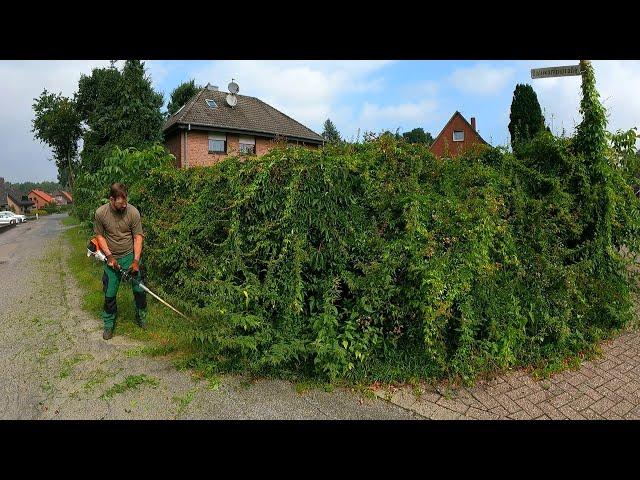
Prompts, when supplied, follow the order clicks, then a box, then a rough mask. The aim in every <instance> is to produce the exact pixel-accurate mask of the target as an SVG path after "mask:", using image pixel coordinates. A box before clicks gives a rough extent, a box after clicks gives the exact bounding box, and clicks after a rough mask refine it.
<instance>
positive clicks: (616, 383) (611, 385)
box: [604, 378, 626, 392]
mask: <svg viewBox="0 0 640 480" xmlns="http://www.w3.org/2000/svg"><path fill="white" fill-rule="evenodd" d="M625 385H626V382H624V381H622V380H620V379H619V378H614V379H613V380H610V381H609V382H607V383H605V384H604V386H605V387H607V388H608V389H609V390H611V391H612V392H617V391H618V389H620V388H621V387H623V386H625Z"/></svg>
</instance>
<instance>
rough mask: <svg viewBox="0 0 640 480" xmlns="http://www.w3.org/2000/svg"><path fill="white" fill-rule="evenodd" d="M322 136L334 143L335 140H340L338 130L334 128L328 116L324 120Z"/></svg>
mask: <svg viewBox="0 0 640 480" xmlns="http://www.w3.org/2000/svg"><path fill="white" fill-rule="evenodd" d="M322 136H323V137H324V138H325V140H326V141H327V142H329V143H335V142H340V141H341V139H340V132H338V129H337V128H336V126H335V125H334V124H333V122H332V121H331V120H330V119H328V118H327V120H326V121H325V122H324V130H323V132H322Z"/></svg>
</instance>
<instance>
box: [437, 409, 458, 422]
mask: <svg viewBox="0 0 640 480" xmlns="http://www.w3.org/2000/svg"><path fill="white" fill-rule="evenodd" d="M462 417H463V415H462V414H461V413H458V412H454V411H452V410H449V409H448V408H438V409H437V410H435V411H434V412H433V413H432V414H431V416H430V417H429V418H430V419H431V420H459V419H461V418H462Z"/></svg>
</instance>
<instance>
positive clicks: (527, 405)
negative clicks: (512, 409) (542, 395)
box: [515, 398, 544, 418]
mask: <svg viewBox="0 0 640 480" xmlns="http://www.w3.org/2000/svg"><path fill="white" fill-rule="evenodd" d="M515 402H516V403H517V404H518V406H519V407H520V408H521V409H522V410H523V411H524V412H525V413H526V414H527V415H528V416H529V418H536V417H539V416H540V415H543V414H544V412H543V411H542V410H540V409H539V408H538V407H536V406H535V405H534V404H533V403H532V402H530V401H529V400H528V399H527V398H520V399H518V400H516V401H515Z"/></svg>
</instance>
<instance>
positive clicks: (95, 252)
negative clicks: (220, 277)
mask: <svg viewBox="0 0 640 480" xmlns="http://www.w3.org/2000/svg"><path fill="white" fill-rule="evenodd" d="M87 257H94V258H96V259H97V260H99V261H101V262H106V261H107V256H106V255H105V254H104V253H102V251H101V250H100V246H99V245H98V241H97V240H96V239H95V238H92V239H91V240H90V241H89V245H87ZM117 271H118V272H119V273H120V281H123V282H134V283H136V284H137V285H138V286H139V287H140V288H141V289H142V290H144V291H145V292H147V293H148V294H149V295H151V296H152V297H153V298H155V299H157V300H159V301H160V302H162V303H163V304H165V305H166V306H167V307H169V308H170V309H171V310H173V311H174V312H176V313H177V314H179V315H182V316H183V317H184V318H187V316H186V315H185V314H184V313H182V312H180V311H178V310H177V309H176V308H174V307H172V306H171V305H169V304H168V303H167V302H165V301H164V300H163V299H161V298H160V297H159V296H158V295H156V294H155V293H153V292H152V291H151V290H149V288H148V287H147V286H146V285H145V284H144V283H142V282H141V281H140V280H138V279H136V278H133V277H131V276H130V275H129V274H128V273H127V272H125V271H124V270H122V269H119V270H117Z"/></svg>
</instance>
